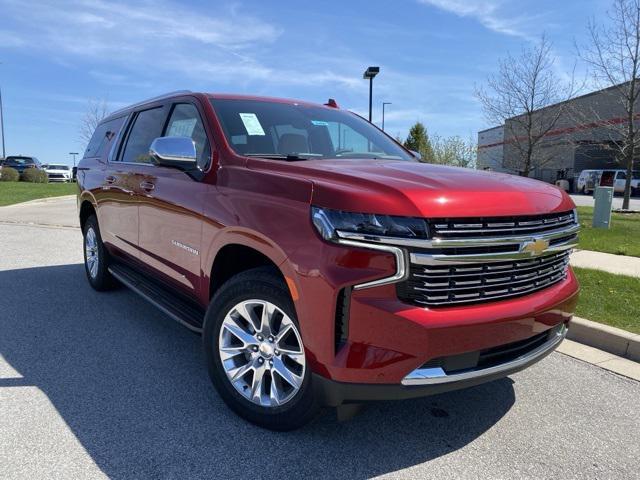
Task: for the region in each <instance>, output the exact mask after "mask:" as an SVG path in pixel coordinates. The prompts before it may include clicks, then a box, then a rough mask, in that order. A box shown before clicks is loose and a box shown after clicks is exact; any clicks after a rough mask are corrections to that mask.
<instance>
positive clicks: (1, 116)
mask: <svg viewBox="0 0 640 480" xmlns="http://www.w3.org/2000/svg"><path fill="white" fill-rule="evenodd" d="M0 134H1V135H2V158H3V159H5V158H7V154H6V152H5V151H4V114H3V112H2V89H0Z"/></svg>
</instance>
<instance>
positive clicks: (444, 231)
mask: <svg viewBox="0 0 640 480" xmlns="http://www.w3.org/2000/svg"><path fill="white" fill-rule="evenodd" d="M572 223H573V220H567V221H564V222H561V223H560V222H556V223H553V222H548V223H547V222H545V223H543V222H539V224H538V225H535V226H520V225H519V226H513V227H507V226H506V225H505V226H504V227H499V228H498V227H492V226H490V225H493V224H488V225H487V227H488V228H474V229H466V230H462V229H457V228H453V229H436V233H437V234H438V235H449V234H452V235H455V234H457V233H489V232H490V233H497V232H527V233H528V232H531V231H532V230H536V231H544V230H540V227H541V226H543V228H547V227H548V228H552V227H560V226H564V225H571V224H572ZM455 226H456V225H454V227H455Z"/></svg>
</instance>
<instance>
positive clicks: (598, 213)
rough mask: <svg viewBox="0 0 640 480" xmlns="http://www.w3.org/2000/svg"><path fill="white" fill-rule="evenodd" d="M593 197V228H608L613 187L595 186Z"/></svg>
mask: <svg viewBox="0 0 640 480" xmlns="http://www.w3.org/2000/svg"><path fill="white" fill-rule="evenodd" d="M593 197H594V198H595V200H596V203H595V206H594V208H593V228H609V226H610V225H611V204H612V203H613V187H596V188H595V192H594V194H593Z"/></svg>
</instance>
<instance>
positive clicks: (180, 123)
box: [164, 103, 211, 170]
mask: <svg viewBox="0 0 640 480" xmlns="http://www.w3.org/2000/svg"><path fill="white" fill-rule="evenodd" d="M164 136H165V137H190V138H191V140H193V143H194V144H195V146H196V153H197V155H198V166H199V167H200V168H201V169H202V170H204V169H206V168H207V164H208V163H209V156H210V155H211V149H210V148H209V141H208V140H207V133H206V132H205V130H204V125H203V124H202V119H201V118H200V114H199V113H198V109H197V108H196V107H195V105H192V104H191V103H178V104H176V105H174V107H173V111H172V112H171V117H170V118H169V122H168V123H167V129H166V131H165V134H164Z"/></svg>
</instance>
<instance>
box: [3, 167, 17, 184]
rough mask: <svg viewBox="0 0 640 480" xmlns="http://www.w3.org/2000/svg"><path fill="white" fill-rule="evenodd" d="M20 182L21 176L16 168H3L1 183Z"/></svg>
mask: <svg viewBox="0 0 640 480" xmlns="http://www.w3.org/2000/svg"><path fill="white" fill-rule="evenodd" d="M18 180H20V174H19V173H18V171H17V170H16V169H15V168H11V167H2V169H0V181H1V182H17V181H18Z"/></svg>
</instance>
